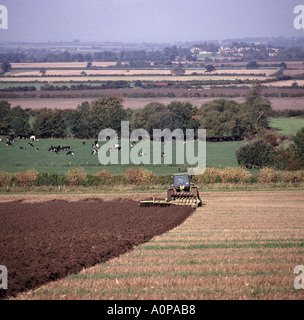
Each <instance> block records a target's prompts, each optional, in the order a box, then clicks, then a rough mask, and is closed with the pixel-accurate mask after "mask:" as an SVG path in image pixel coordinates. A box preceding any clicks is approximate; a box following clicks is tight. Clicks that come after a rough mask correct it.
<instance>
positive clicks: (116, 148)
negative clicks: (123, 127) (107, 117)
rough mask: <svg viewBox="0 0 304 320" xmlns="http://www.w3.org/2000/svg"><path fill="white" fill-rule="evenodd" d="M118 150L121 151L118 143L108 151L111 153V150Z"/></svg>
mask: <svg viewBox="0 0 304 320" xmlns="http://www.w3.org/2000/svg"><path fill="white" fill-rule="evenodd" d="M120 149H121V146H120V145H119V144H118V143H116V144H114V145H113V146H111V147H110V151H112V150H120Z"/></svg>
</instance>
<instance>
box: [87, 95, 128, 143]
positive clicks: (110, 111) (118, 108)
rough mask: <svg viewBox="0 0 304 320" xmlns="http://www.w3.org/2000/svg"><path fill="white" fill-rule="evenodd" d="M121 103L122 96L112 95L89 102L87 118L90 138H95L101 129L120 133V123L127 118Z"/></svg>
mask: <svg viewBox="0 0 304 320" xmlns="http://www.w3.org/2000/svg"><path fill="white" fill-rule="evenodd" d="M123 101H124V100H123V97H122V96H118V95H112V96H107V97H102V98H100V99H97V100H95V101H92V102H91V104H90V110H89V114H88V118H89V124H90V135H91V136H92V137H97V136H98V134H99V132H100V131H101V130H102V129H108V128H109V129H113V130H115V131H116V132H117V133H118V134H119V133H120V131H121V121H123V120H126V118H127V112H126V110H125V109H124V108H123Z"/></svg>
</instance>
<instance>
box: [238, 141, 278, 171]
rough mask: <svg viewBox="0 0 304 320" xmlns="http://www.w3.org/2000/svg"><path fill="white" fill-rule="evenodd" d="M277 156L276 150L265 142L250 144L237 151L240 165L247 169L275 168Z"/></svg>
mask: <svg viewBox="0 0 304 320" xmlns="http://www.w3.org/2000/svg"><path fill="white" fill-rule="evenodd" d="M275 156H276V151H275V148H274V147H273V146H272V145H270V144H268V143H266V142H265V141H263V140H256V141H252V142H249V143H247V144H245V145H243V146H241V147H240V148H239V149H238V150H237V151H236V158H237V162H238V164H239V165H240V166H242V167H245V168H247V169H260V168H264V167H270V166H273V165H274V162H275Z"/></svg>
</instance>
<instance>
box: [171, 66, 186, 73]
mask: <svg viewBox="0 0 304 320" xmlns="http://www.w3.org/2000/svg"><path fill="white" fill-rule="evenodd" d="M171 73H172V75H174V76H182V75H184V74H185V70H184V69H183V68H182V67H181V66H178V65H175V66H174V67H173V68H172V69H171Z"/></svg>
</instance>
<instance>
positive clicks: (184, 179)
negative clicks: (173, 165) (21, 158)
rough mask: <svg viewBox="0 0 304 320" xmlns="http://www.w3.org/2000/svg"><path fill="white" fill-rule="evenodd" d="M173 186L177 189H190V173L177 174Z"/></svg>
mask: <svg viewBox="0 0 304 320" xmlns="http://www.w3.org/2000/svg"><path fill="white" fill-rule="evenodd" d="M172 187H173V188H174V189H177V190H180V191H181V190H184V191H188V190H189V189H190V179H189V175H188V173H184V174H175V175H174V176H173V185H172Z"/></svg>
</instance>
